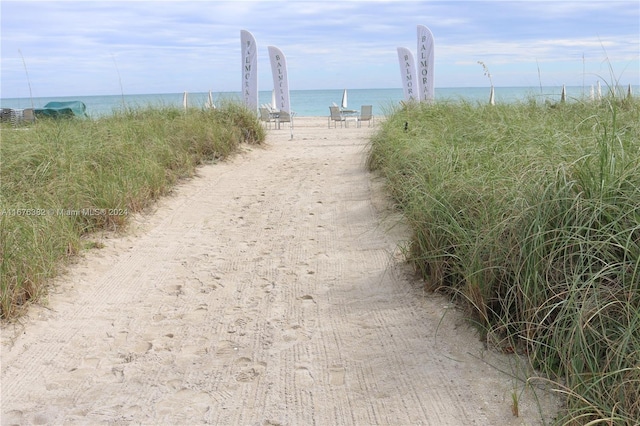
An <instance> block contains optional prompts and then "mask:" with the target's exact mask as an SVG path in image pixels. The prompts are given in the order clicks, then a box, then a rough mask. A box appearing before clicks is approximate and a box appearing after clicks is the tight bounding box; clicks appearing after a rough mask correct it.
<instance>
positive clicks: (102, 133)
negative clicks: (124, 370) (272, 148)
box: [0, 102, 265, 319]
mask: <svg viewBox="0 0 640 426" xmlns="http://www.w3.org/2000/svg"><path fill="white" fill-rule="evenodd" d="M1 130H2V143H1V144H0V317H2V318H3V319H10V318H14V317H16V316H17V315H19V314H20V312H21V311H22V309H23V308H24V306H25V305H26V304H28V302H30V301H33V300H40V297H41V296H42V295H43V294H45V293H46V289H47V283H48V282H49V281H50V279H51V278H52V277H54V276H56V275H57V274H58V273H59V272H60V270H61V268H63V267H64V265H65V264H66V263H67V262H68V261H69V260H70V259H72V258H73V257H74V256H76V255H77V254H78V253H80V252H81V251H82V250H84V249H86V248H99V247H100V245H101V244H100V242H99V241H98V242H96V241H92V240H91V235H92V234H94V233H96V232H98V231H102V230H108V231H118V230H123V229H125V228H126V225H127V223H128V220H129V218H130V216H131V215H133V214H134V213H138V212H142V211H143V210H144V209H145V208H147V207H148V206H150V205H151V204H152V203H153V202H154V201H156V200H157V199H158V198H159V197H161V196H163V195H166V194H167V193H169V192H170V191H171V189H172V187H173V186H174V185H175V184H176V183H177V182H179V181H180V180H181V179H184V178H189V177H192V176H194V174H195V172H196V168H197V167H198V166H199V165H201V164H203V163H210V162H214V161H217V160H220V159H224V158H226V157H228V156H230V155H232V154H233V153H234V152H236V151H237V150H238V148H239V146H240V145H241V144H243V143H247V144H260V143H262V142H263V141H264V139H265V130H264V128H263V127H262V125H261V124H260V122H259V121H258V119H257V116H256V115H255V114H253V113H252V112H250V111H248V110H247V109H246V108H244V107H243V106H242V105H240V104H237V103H233V102H229V103H226V104H224V105H221V106H220V107H219V108H217V109H197V108H191V109H188V110H187V111H185V110H183V109H179V108H175V107H148V108H136V109H126V110H123V111H119V112H114V113H113V114H111V115H107V116H104V117H101V118H99V119H95V120H90V119H39V120H37V122H36V123H33V124H29V125H26V126H21V127H18V128H14V127H12V126H10V125H8V124H7V125H4V124H3V127H2V129H1Z"/></svg>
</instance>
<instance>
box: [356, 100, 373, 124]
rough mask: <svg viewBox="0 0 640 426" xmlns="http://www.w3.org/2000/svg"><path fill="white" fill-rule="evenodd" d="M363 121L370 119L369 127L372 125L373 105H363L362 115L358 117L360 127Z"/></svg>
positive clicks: (361, 108)
mask: <svg viewBox="0 0 640 426" xmlns="http://www.w3.org/2000/svg"><path fill="white" fill-rule="evenodd" d="M363 121H368V122H369V127H371V122H372V121H373V105H362V106H361V107H360V117H358V127H360V126H361V125H362V122H363Z"/></svg>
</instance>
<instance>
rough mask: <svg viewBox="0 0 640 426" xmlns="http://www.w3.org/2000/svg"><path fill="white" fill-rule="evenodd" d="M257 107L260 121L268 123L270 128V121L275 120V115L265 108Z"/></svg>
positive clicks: (273, 121)
mask: <svg viewBox="0 0 640 426" xmlns="http://www.w3.org/2000/svg"><path fill="white" fill-rule="evenodd" d="M258 109H259V111H260V121H262V122H264V123H266V125H268V126H269V129H270V128H271V123H275V122H276V117H275V116H274V115H273V114H271V112H270V111H269V110H268V109H267V108H264V107H260V108H258Z"/></svg>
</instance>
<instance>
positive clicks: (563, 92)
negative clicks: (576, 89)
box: [560, 84, 567, 102]
mask: <svg viewBox="0 0 640 426" xmlns="http://www.w3.org/2000/svg"><path fill="white" fill-rule="evenodd" d="M566 100H567V88H566V87H565V86H564V84H563V85H562V93H561V94H560V102H564V101H566Z"/></svg>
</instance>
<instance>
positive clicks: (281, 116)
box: [277, 111, 295, 129]
mask: <svg viewBox="0 0 640 426" xmlns="http://www.w3.org/2000/svg"><path fill="white" fill-rule="evenodd" d="M294 115H295V113H294V112H292V113H291V114H289V113H288V112H286V111H280V112H279V113H278V120H277V123H278V124H277V126H278V129H279V128H280V123H289V127H290V128H291V129H293V116H294Z"/></svg>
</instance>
